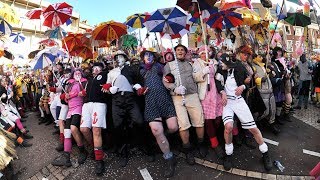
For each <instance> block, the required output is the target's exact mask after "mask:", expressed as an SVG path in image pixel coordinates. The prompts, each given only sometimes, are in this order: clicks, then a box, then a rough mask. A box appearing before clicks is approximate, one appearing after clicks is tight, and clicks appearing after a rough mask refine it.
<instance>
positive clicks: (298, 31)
mask: <svg viewBox="0 0 320 180" xmlns="http://www.w3.org/2000/svg"><path fill="white" fill-rule="evenodd" d="M294 35H296V36H302V35H303V28H302V27H294Z"/></svg>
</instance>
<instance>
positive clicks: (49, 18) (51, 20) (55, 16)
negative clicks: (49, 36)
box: [43, 2, 73, 28]
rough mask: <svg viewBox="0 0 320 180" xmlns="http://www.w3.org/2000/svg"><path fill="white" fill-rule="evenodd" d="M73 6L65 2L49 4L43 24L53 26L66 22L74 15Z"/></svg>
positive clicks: (44, 12) (44, 13) (44, 14)
mask: <svg viewBox="0 0 320 180" xmlns="http://www.w3.org/2000/svg"><path fill="white" fill-rule="evenodd" d="M72 9H73V8H72V6H70V5H69V4H67V3H65V2H63V3H55V4H51V5H49V6H48V7H47V8H46V9H45V10H44V11H43V17H44V22H43V25H44V26H47V27H50V28H53V27H57V26H60V25H62V24H64V23H65V22H67V21H68V19H70V17H71V15H72Z"/></svg>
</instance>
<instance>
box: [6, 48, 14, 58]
mask: <svg viewBox="0 0 320 180" xmlns="http://www.w3.org/2000/svg"><path fill="white" fill-rule="evenodd" d="M3 57H5V58H8V59H10V60H13V59H14V55H13V54H12V53H11V52H10V51H8V50H4V55H3Z"/></svg>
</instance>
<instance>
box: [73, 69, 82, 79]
mask: <svg viewBox="0 0 320 180" xmlns="http://www.w3.org/2000/svg"><path fill="white" fill-rule="evenodd" d="M73 78H74V79H75V80H76V81H80V79H81V72H80V71H76V72H74V75H73Z"/></svg>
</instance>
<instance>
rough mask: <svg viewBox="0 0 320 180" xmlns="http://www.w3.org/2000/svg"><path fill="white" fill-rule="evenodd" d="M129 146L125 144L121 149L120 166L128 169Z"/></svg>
mask: <svg viewBox="0 0 320 180" xmlns="http://www.w3.org/2000/svg"><path fill="white" fill-rule="evenodd" d="M128 148H129V147H128V145H127V144H124V145H123V146H122V147H121V149H120V166H121V167H126V166H127V164H128V162H129V149H128Z"/></svg>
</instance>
